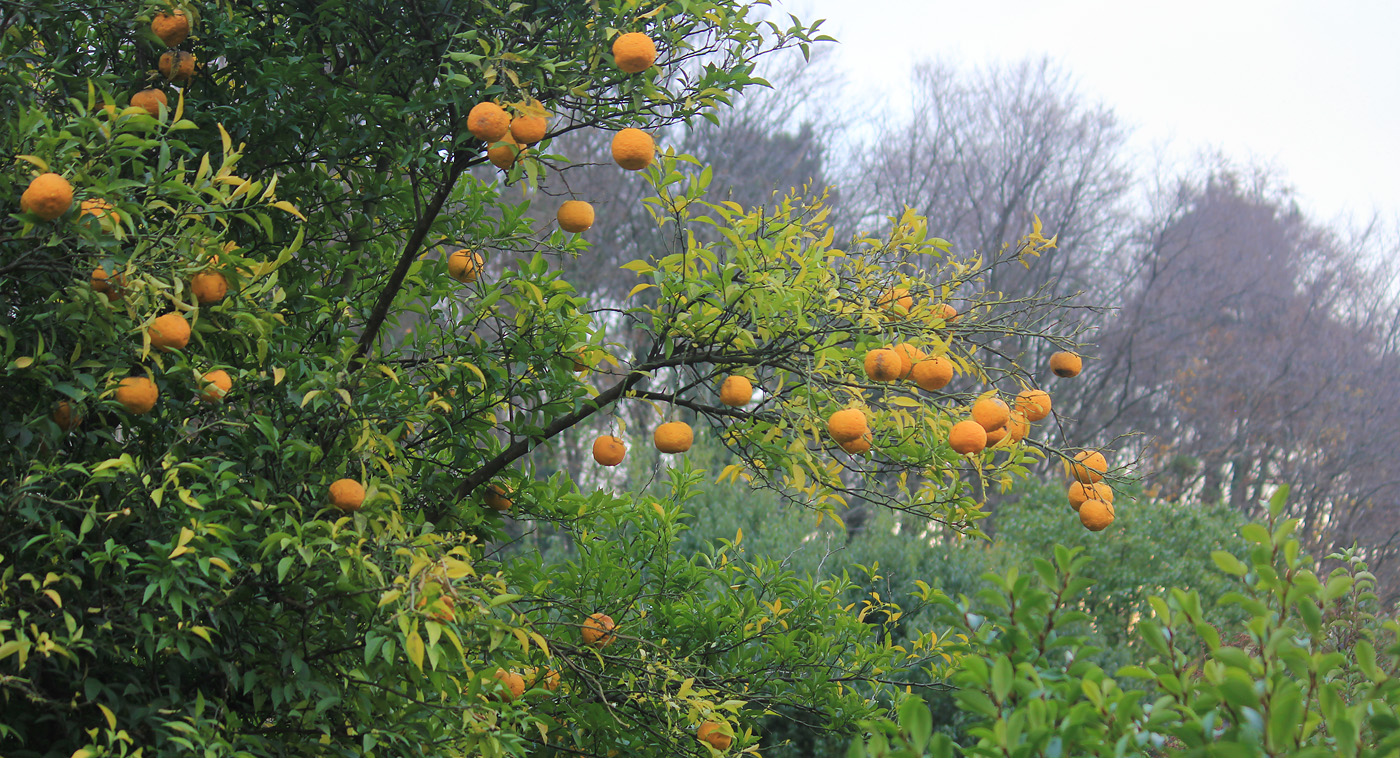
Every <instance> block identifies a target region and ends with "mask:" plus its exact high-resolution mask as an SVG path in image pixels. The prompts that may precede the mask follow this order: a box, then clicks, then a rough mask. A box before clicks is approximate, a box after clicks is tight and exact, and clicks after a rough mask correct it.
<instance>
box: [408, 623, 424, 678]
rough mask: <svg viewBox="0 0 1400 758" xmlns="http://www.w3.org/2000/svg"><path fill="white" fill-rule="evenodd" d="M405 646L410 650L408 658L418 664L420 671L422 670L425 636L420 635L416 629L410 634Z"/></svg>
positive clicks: (415, 664)
mask: <svg viewBox="0 0 1400 758" xmlns="http://www.w3.org/2000/svg"><path fill="white" fill-rule="evenodd" d="M404 648H405V649H406V650H407V651H408V659H409V660H410V661H413V665H414V666H417V667H418V670H419V671H422V670H423V638H422V637H421V636H419V634H418V631H417V630H414V631H413V632H412V633H411V634H409V635H408V639H407V640H406V641H405V643H404Z"/></svg>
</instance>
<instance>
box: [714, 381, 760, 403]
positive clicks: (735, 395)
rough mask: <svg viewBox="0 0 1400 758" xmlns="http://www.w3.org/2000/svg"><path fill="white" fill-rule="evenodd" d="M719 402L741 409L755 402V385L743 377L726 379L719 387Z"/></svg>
mask: <svg viewBox="0 0 1400 758" xmlns="http://www.w3.org/2000/svg"><path fill="white" fill-rule="evenodd" d="M719 401H720V402H721V403H724V404H725V405H727V406H729V407H731V408H741V407H743V406H745V405H748V404H749V403H750V402H752V401H753V383H752V382H750V381H749V380H748V378H747V377H743V376H738V375H734V376H728V377H725V379H724V383H723V384H721V385H720V387H719Z"/></svg>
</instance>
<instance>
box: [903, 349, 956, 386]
mask: <svg viewBox="0 0 1400 758" xmlns="http://www.w3.org/2000/svg"><path fill="white" fill-rule="evenodd" d="M909 376H910V378H911V379H913V380H914V383H915V384H917V385H919V388H920V389H925V390H928V391H929V392H932V391H934V390H941V389H943V388H944V387H946V386H948V382H951V381H953V362H952V361H950V360H948V359H947V358H945V357H943V356H941V355H940V356H937V357H934V358H929V359H928V360H923V361H919V362H918V363H915V364H914V368H912V369H910V371H909Z"/></svg>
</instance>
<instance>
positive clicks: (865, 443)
mask: <svg viewBox="0 0 1400 758" xmlns="http://www.w3.org/2000/svg"><path fill="white" fill-rule="evenodd" d="M836 444H838V445H840V446H841V449H842V450H845V451H846V452H848V453H850V454H851V455H860V454H862V453H868V452H870V448H871V447H873V446H874V444H875V440H874V438H873V437H872V436H871V435H870V432H866V433H865V434H862V435H861V436H859V437H856V438H855V439H853V440H851V441H850V442H838V443H836Z"/></svg>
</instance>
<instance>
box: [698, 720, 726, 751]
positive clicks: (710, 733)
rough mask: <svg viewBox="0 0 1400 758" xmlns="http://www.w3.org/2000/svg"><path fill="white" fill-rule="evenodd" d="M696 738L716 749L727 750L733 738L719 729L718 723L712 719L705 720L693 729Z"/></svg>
mask: <svg viewBox="0 0 1400 758" xmlns="http://www.w3.org/2000/svg"><path fill="white" fill-rule="evenodd" d="M695 737H696V739H699V740H702V741H704V742H708V743H710V745H711V746H712V747H713V748H714V749H716V750H728V749H729V746H730V745H731V744H733V742H734V738H733V737H730V736H729V735H727V734H725V733H724V732H722V731H720V726H719V724H716V723H715V722H713V721H706V722H703V723H701V724H700V728H699V729H697V730H695Z"/></svg>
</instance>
